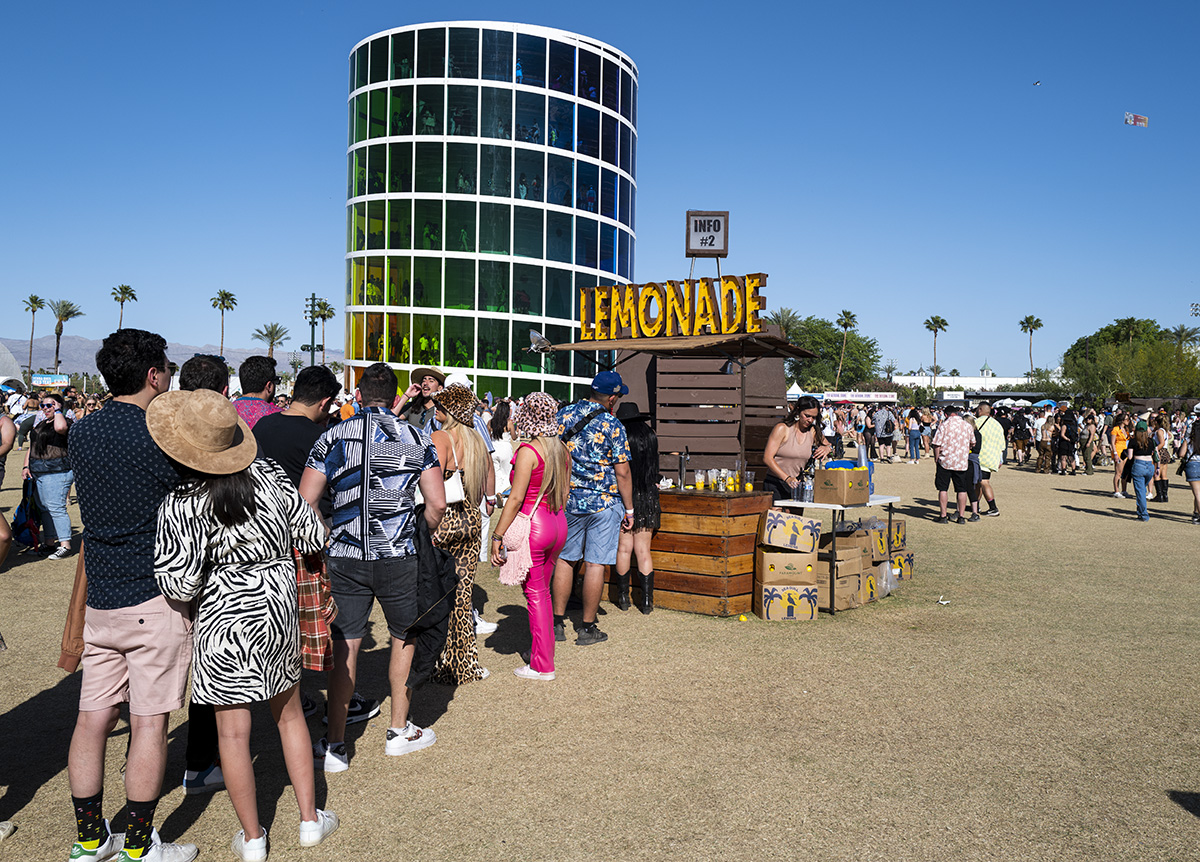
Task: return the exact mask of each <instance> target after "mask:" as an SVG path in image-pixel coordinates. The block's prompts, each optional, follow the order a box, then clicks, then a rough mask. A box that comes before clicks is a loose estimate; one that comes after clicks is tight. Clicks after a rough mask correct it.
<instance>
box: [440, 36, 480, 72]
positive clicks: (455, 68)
mask: <svg viewBox="0 0 1200 862" xmlns="http://www.w3.org/2000/svg"><path fill="white" fill-rule="evenodd" d="M448 66H449V69H450V77H451V78H478V77H479V31H478V30H476V29H475V28H474V27H472V28H471V29H469V30H468V29H466V28H465V27H451V28H450V57H449V63H448Z"/></svg>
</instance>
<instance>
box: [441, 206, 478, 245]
mask: <svg viewBox="0 0 1200 862" xmlns="http://www.w3.org/2000/svg"><path fill="white" fill-rule="evenodd" d="M445 233H446V238H445V245H446V251H467V252H472V251H475V202H474V201H446V231H445Z"/></svg>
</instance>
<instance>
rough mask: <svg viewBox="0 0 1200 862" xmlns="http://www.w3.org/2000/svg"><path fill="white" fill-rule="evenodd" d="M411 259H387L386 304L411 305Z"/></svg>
mask: <svg viewBox="0 0 1200 862" xmlns="http://www.w3.org/2000/svg"><path fill="white" fill-rule="evenodd" d="M411 274H412V258H411V257H399V256H393V257H389V258H388V259H387V304H388V305H397V306H402V307H404V306H409V305H412V280H411Z"/></svg>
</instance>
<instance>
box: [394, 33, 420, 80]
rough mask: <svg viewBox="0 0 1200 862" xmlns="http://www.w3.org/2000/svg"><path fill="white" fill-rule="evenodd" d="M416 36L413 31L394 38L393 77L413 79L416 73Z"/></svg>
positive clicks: (398, 34)
mask: <svg viewBox="0 0 1200 862" xmlns="http://www.w3.org/2000/svg"><path fill="white" fill-rule="evenodd" d="M415 45H416V34H415V33H414V32H413V31H412V30H408V31H407V32H404V33H397V34H396V35H394V36H392V77H393V78H411V77H413V75H414V74H415V72H416V65H415V64H414V63H413V55H414V53H415V52H414V50H413V49H414V47H415Z"/></svg>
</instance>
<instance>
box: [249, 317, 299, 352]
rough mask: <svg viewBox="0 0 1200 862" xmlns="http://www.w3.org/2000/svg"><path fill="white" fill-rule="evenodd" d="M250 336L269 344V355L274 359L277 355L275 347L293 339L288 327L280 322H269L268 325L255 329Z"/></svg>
mask: <svg viewBox="0 0 1200 862" xmlns="http://www.w3.org/2000/svg"><path fill="white" fill-rule="evenodd" d="M250 337H251V338H253V339H254V340H255V341H261V342H262V343H263V344H265V345H267V356H269V357H271V358H272V359H273V358H274V357H275V348H276V347H278V346H279V345H281V344H283V342H285V341H290V340H291V336H290V335H288V330H287V327H285V326H281V325H279V324H278V323H268V324H267V325H266V326H263V327H261V328H259V329H256V330H254V333H253V334H252V335H251V336H250Z"/></svg>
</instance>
